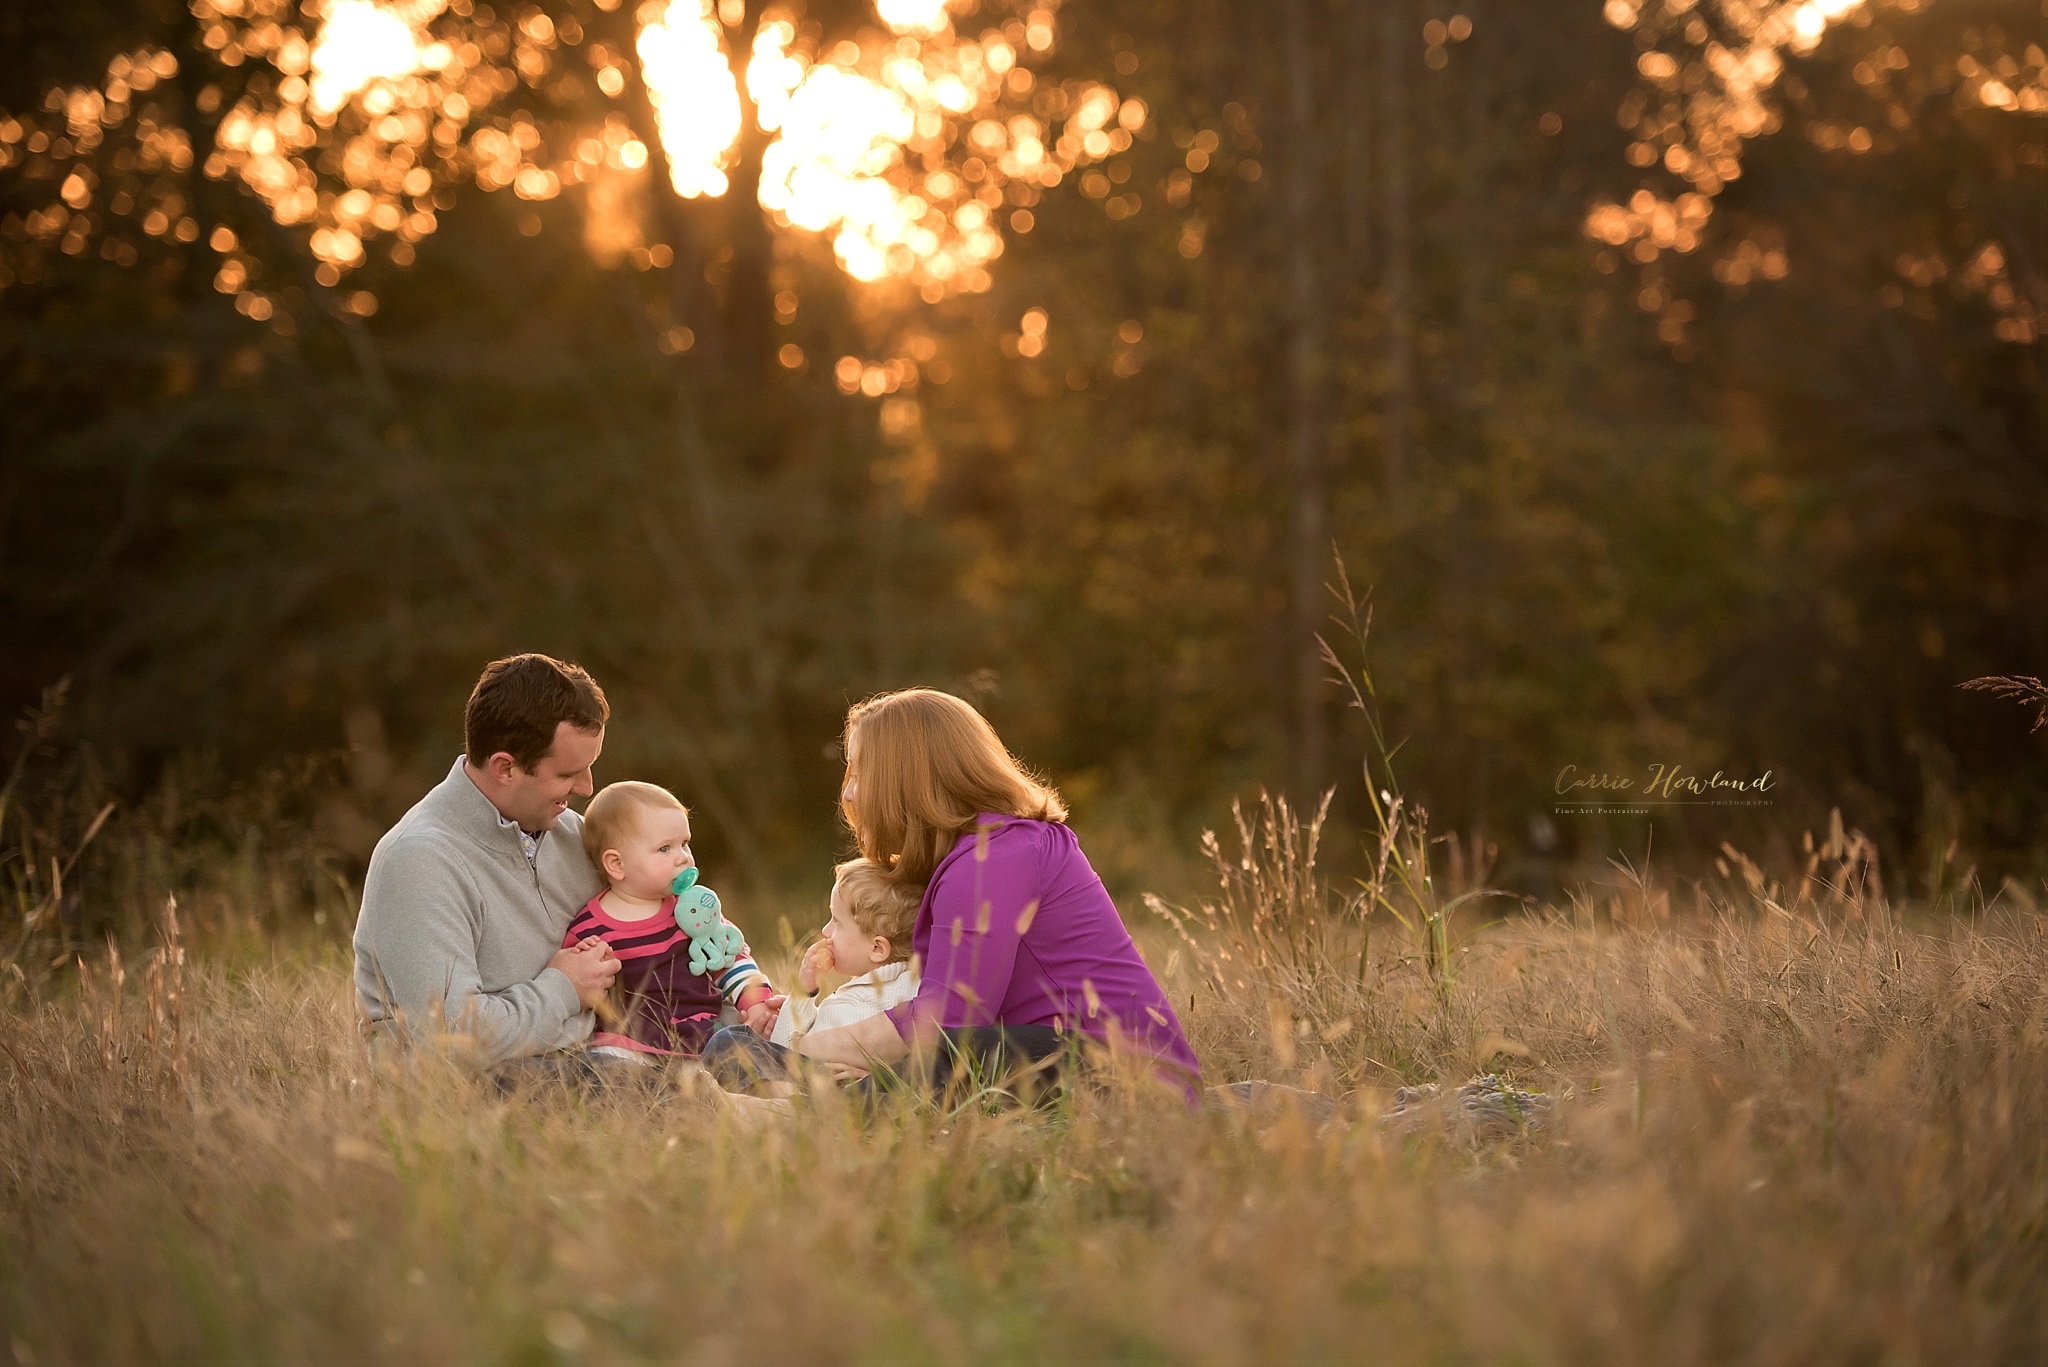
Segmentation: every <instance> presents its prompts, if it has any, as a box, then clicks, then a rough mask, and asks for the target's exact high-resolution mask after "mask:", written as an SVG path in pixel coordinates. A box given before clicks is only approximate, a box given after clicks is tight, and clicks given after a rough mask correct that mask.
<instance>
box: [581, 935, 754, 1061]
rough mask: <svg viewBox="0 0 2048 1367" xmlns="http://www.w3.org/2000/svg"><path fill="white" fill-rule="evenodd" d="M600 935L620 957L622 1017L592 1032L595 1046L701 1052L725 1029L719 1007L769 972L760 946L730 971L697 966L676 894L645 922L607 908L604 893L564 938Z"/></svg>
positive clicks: (617, 989)
mask: <svg viewBox="0 0 2048 1367" xmlns="http://www.w3.org/2000/svg"><path fill="white" fill-rule="evenodd" d="M592 935H595V936H597V937H598V938H599V939H601V940H603V941H604V942H605V943H606V944H608V945H610V946H611V949H612V953H614V954H616V955H618V956H619V976H618V980H617V981H616V982H615V983H614V984H613V985H612V1005H613V1007H614V1008H615V1009H616V1012H617V1017H616V1018H615V1019H611V1020H605V1019H600V1020H599V1021H598V1028H597V1029H596V1031H594V1032H593V1033H592V1034H591V1036H590V1043H591V1046H592V1047H593V1048H595V1047H600V1046H606V1045H608V1046H610V1047H612V1048H616V1049H632V1050H636V1051H638V1052H641V1053H647V1054H696V1053H698V1052H700V1051H701V1050H702V1049H703V1047H704V1041H706V1040H708V1039H710V1038H711V1035H712V1032H713V1031H715V1030H717V1029H718V1013H719V1008H720V1007H721V1006H722V1005H723V1004H724V1003H726V1002H728V1001H730V1002H733V1003H734V1004H737V1003H738V1001H739V997H740V994H741V993H742V992H745V991H746V990H747V989H748V988H749V987H752V986H754V984H756V983H762V984H766V983H767V982H768V975H767V974H765V973H763V972H762V971H761V968H760V965H758V964H756V963H755V962H754V954H753V951H752V950H750V949H747V948H746V947H744V946H742V947H741V949H740V955H739V957H738V958H737V959H735V960H733V962H732V966H731V967H729V968H727V969H725V970H724V971H722V972H720V973H717V974H711V973H692V972H691V971H690V937H689V936H688V935H685V934H684V933H683V929H682V927H681V926H678V925H677V924H676V899H675V898H673V897H669V898H667V899H665V900H664V901H663V902H662V904H661V910H660V911H658V912H656V913H655V914H654V915H652V916H649V917H647V918H645V919H644V920H639V921H618V920H614V919H613V918H612V917H610V916H608V915H606V914H605V910H604V908H603V907H602V906H601V905H599V898H597V897H593V898H591V899H590V900H589V901H588V902H586V903H584V904H583V910H581V911H579V912H577V913H576V915H575V916H573V917H571V918H570V921H569V930H568V933H567V934H566V935H564V936H563V937H562V945H563V947H564V948H567V947H569V946H571V945H574V944H576V943H577V942H578V941H580V940H584V939H587V938H589V937H590V936H592Z"/></svg>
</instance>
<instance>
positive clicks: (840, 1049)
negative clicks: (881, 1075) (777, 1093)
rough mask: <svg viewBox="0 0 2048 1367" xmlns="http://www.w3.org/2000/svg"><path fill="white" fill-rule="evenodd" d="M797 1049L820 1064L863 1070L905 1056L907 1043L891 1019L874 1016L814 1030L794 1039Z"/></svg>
mask: <svg viewBox="0 0 2048 1367" xmlns="http://www.w3.org/2000/svg"><path fill="white" fill-rule="evenodd" d="M796 1052H797V1053H799V1054H802V1055H803V1056H804V1057H805V1058H808V1059H812V1060H815V1061H816V1062H819V1063H824V1064H836V1065H838V1066H839V1067H842V1068H852V1069H858V1070H861V1071H866V1070H868V1069H871V1068H873V1067H875V1066H876V1065H877V1064H889V1063H896V1062H899V1061H900V1060H902V1059H904V1058H906V1057H908V1056H909V1054H910V1046H909V1045H908V1044H907V1043H905V1042H904V1039H903V1036H901V1035H899V1034H897V1033H896V1026H895V1023H894V1022H892V1021H891V1020H890V1019H889V1018H888V1017H887V1016H881V1015H876V1016H869V1017H868V1018H866V1019H865V1020H857V1021H855V1022H854V1023H853V1024H851V1025H842V1026H839V1027H837V1028H836V1029H832V1030H813V1031H811V1032H810V1033H809V1034H808V1035H805V1036H804V1037H803V1038H802V1039H800V1040H798V1041H797V1042H796Z"/></svg>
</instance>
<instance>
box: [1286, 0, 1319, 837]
mask: <svg viewBox="0 0 2048 1367" xmlns="http://www.w3.org/2000/svg"><path fill="white" fill-rule="evenodd" d="M1310 3H1311V0H1287V11H1286V16H1285V20H1284V22H1285V26H1286V36H1285V41H1286V51H1285V57H1286V81H1287V158H1286V168H1287V184H1286V196H1285V203H1286V210H1285V212H1286V221H1287V236H1288V244H1287V245H1288V252H1287V285H1288V303H1289V308H1288V313H1289V319H1288V331H1289V339H1288V342H1289V345H1288V355H1287V369H1288V381H1289V383H1288V394H1289V399H1290V405H1289V406H1290V412H1289V414H1288V433H1287V457H1288V458H1287V468H1288V482H1289V486H1290V490H1289V491H1290V495H1291V502H1292V504H1293V525H1292V528H1291V538H1290V540H1291V551H1292V554H1291V557H1290V559H1291V562H1292V565H1291V569H1292V573H1291V578H1292V581H1293V584H1292V587H1293V593H1292V601H1293V606H1294V615H1293V623H1292V631H1291V635H1292V636H1293V641H1294V651H1295V669H1294V676H1295V677H1294V712H1295V755H1294V759H1295V776H1296V782H1297V785H1298V789H1299V792H1300V793H1301V795H1302V798H1303V800H1304V801H1307V802H1313V801H1315V799H1316V796H1317V794H1318V793H1319V792H1320V791H1321V788H1322V782H1323V772H1324V749H1325V739H1326V738H1325V726H1324V717H1323V688H1324V680H1323V662H1322V657H1321V653H1320V651H1319V650H1318V648H1317V646H1316V639H1315V637H1316V632H1317V630H1318V628H1319V626H1320V624H1321V621H1322V618H1323V611H1322V602H1323V578H1324V573H1325V565H1324V559H1325V557H1326V556H1327V555H1328V554H1329V544H1330V532H1329V509H1328V506H1327V504H1328V497H1329V495H1328V490H1327V488H1326V485H1327V482H1328V462H1327V459H1326V457H1325V447H1326V444H1327V441H1328V433H1327V427H1328V423H1327V422H1326V420H1325V416H1324V398H1325V388H1326V387H1325V383H1324V374H1323V370H1324V364H1323V347H1324V338H1325V335H1326V331H1327V329H1326V326H1325V324H1326V319H1325V316H1324V314H1325V308H1326V302H1325V301H1326V294H1325V290H1324V284H1323V280H1322V271H1321V269H1320V264H1321V263H1320V262H1319V260H1318V255H1319V250H1318V249H1319V247H1320V245H1321V240H1322V234H1323V232H1324V230H1325V227H1326V225H1324V224H1323V223H1321V222H1319V221H1318V214H1317V209H1318V202H1317V201H1318V194H1317V191H1318V189H1319V185H1320V175H1319V172H1320V170H1321V163H1320V160H1319V159H1318V158H1317V156H1316V149H1317V148H1318V147H1320V146H1321V139H1322V138H1323V137H1325V136H1326V130H1324V129H1322V128H1319V127H1318V126H1317V120H1316V85H1317V81H1316V70H1315V55H1314V53H1315V49H1314V47H1313V46H1312V44H1311V39H1310V26H1311V24H1312V22H1313V16H1311V15H1310V14H1309V13H1308V10H1309V6H1310Z"/></svg>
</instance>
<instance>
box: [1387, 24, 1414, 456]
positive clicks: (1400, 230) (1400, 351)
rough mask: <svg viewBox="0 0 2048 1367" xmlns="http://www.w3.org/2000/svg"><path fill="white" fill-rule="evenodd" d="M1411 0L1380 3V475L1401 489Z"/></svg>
mask: <svg viewBox="0 0 2048 1367" xmlns="http://www.w3.org/2000/svg"><path fill="white" fill-rule="evenodd" d="M1413 18H1414V13H1413V7H1412V6H1411V5H1410V4H1409V0H1384V4H1383V7H1382V9H1381V10H1380V204H1381V208H1382V210H1383V212H1384V216H1385V223H1384V227H1383V229H1382V231H1381V238H1382V243H1383V249H1384V251H1385V254H1386V255H1385V265H1384V279H1385V281H1386V309H1387V314H1386V316H1387V391H1386V403H1385V409H1384V412H1383V414H1382V418H1381V436H1380V449H1381V454H1382V462H1383V463H1382V474H1383V477H1384V478H1385V480H1386V488H1387V492H1388V493H1389V494H1390V495H1391V494H1396V493H1398V492H1399V491H1400V488H1401V484H1402V481H1403V479H1404V478H1405V477H1406V473H1407V466H1408V455H1409V452H1408V447H1409V441H1410V437H1411V434H1412V432H1413V430H1414V426H1415V357H1414V347H1413V339H1414V331H1415V317H1414V309H1415V305H1414V299H1413V297H1412V296H1413V284H1412V280H1411V274H1412V267H1413V262H1412V258H1411V251H1412V246H1411V243H1410V241H1409V231H1408V228H1409V224H1408V117H1409V111H1408V65H1409V58H1410V55H1411V54H1412V53H1413V52H1414V49H1415V32H1414V30H1413V27H1412V25H1411V23H1410V21H1411V20H1412V19H1413Z"/></svg>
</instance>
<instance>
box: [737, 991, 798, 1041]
mask: <svg viewBox="0 0 2048 1367" xmlns="http://www.w3.org/2000/svg"><path fill="white" fill-rule="evenodd" d="M788 1000H789V998H788V997H786V996H782V995H780V994H777V995H776V996H773V997H768V998H766V999H764V1000H762V1001H757V1002H755V1003H754V1004H753V1005H752V1006H750V1007H748V1008H747V1009H746V1010H745V1011H742V1012H741V1013H740V1019H741V1020H743V1021H745V1022H746V1023H747V1028H748V1029H749V1030H752V1031H753V1032H754V1033H755V1034H757V1035H759V1036H760V1037H761V1038H762V1039H767V1038H768V1036H769V1035H770V1034H771V1033H772V1032H773V1031H774V1029H775V1018H776V1017H777V1016H780V1015H781V1014H782V1004H783V1003H784V1002H786V1001H788Z"/></svg>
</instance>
